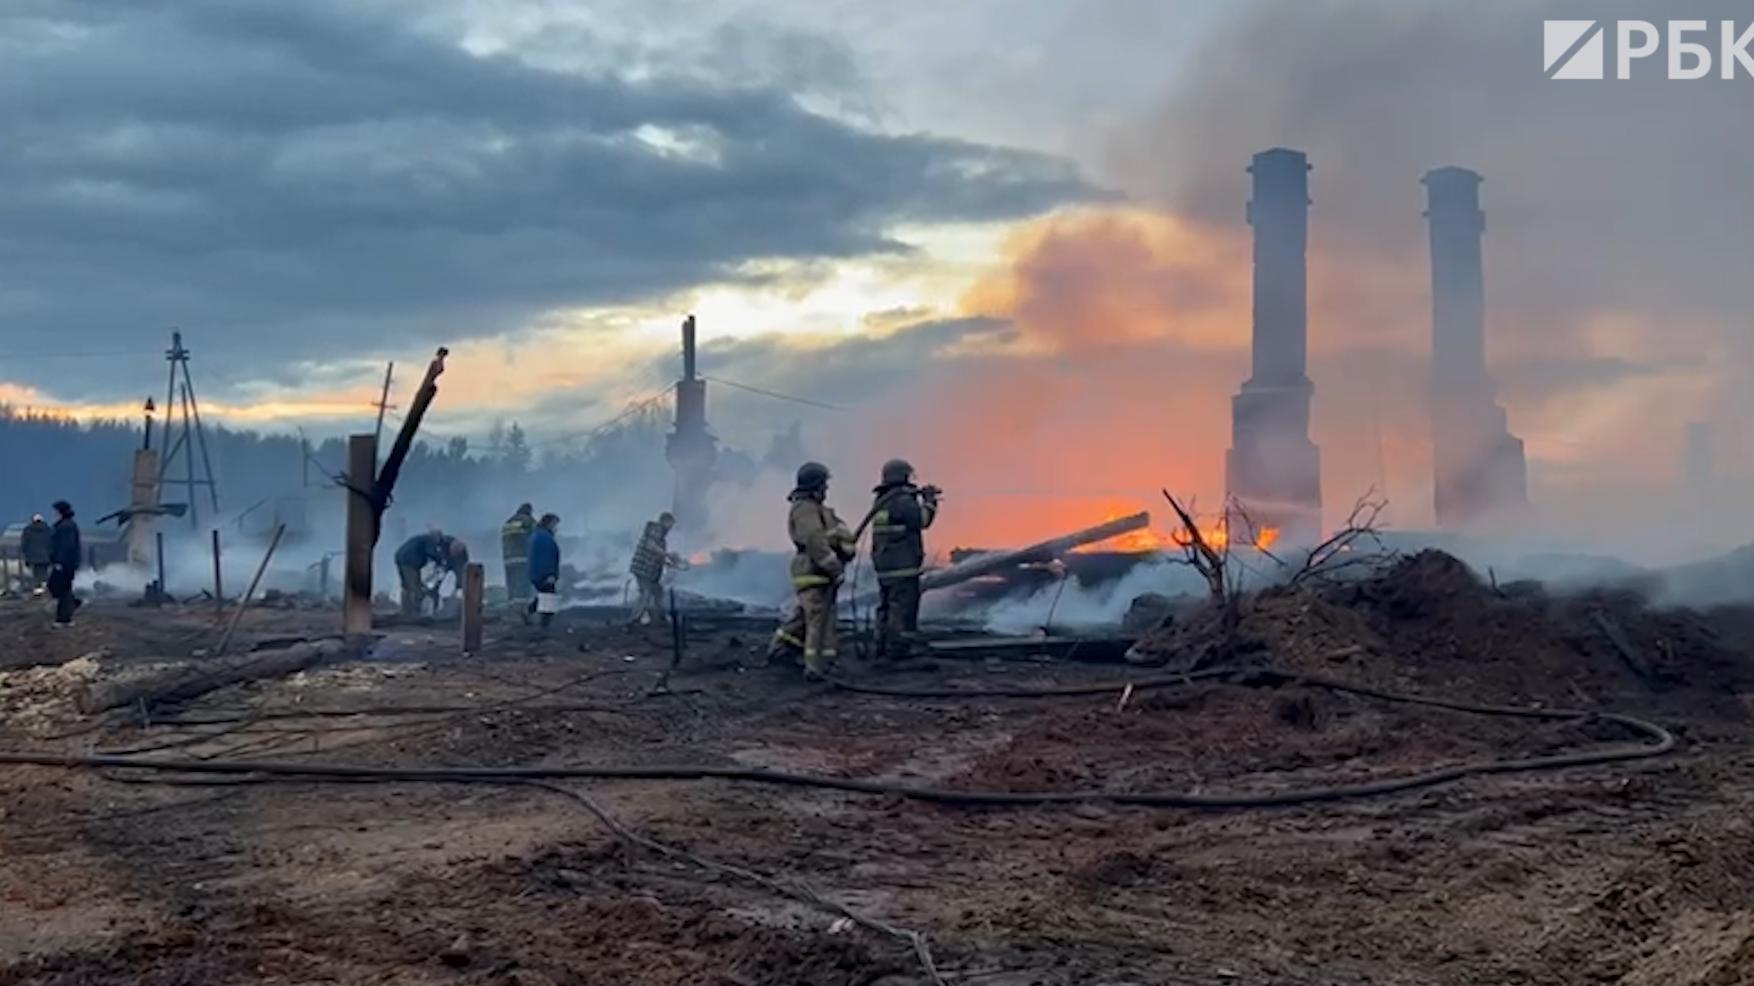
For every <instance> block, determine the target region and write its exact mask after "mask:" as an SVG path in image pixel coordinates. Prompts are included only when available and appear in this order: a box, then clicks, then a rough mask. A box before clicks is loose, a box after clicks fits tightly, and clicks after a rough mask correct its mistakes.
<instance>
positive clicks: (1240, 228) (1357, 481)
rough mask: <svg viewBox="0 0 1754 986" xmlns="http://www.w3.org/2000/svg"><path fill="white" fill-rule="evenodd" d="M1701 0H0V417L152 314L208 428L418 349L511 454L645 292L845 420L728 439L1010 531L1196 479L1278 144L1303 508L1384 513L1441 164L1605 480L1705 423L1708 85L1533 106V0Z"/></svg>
mask: <svg viewBox="0 0 1754 986" xmlns="http://www.w3.org/2000/svg"><path fill="white" fill-rule="evenodd" d="M1739 6H1740V5H1738V4H1735V3H1731V2H1728V0H1724V2H1718V3H1697V4H1689V3H1664V4H1660V5H1659V4H1656V3H1655V2H1654V0H1644V2H1643V3H1642V5H1641V4H1640V3H1635V2H1631V0H1612V2H1600V3H1588V4H1585V3H1571V2H1563V0H1561V2H1554V3H1550V4H1543V5H1538V6H1537V5H1532V4H1527V3H1518V2H1514V0H1481V2H1467V3H1461V2H1452V3H1439V2H1434V0H1345V2H1331V3H1319V4H1318V3H1304V2H1291V0H1281V2H1259V0H1257V2H1222V3H1221V2H1218V0H1179V2H1178V0H1105V2H1101V3H1092V2H1088V0H962V2H958V3H934V4H927V3H914V2H902V3H894V4H874V3H868V2H863V0H719V2H714V3H702V2H693V3H685V2H680V0H300V2H297V3H287V2H283V0H6V2H5V3H4V4H0V357H3V359H0V397H6V398H9V399H11V400H13V401H14V402H19V403H31V404H36V405H40V406H58V407H66V408H70V409H74V410H78V411H82V412H86V413H96V412H110V413H121V412H123V411H131V409H132V408H134V407H136V406H137V405H138V403H139V401H140V398H141V397H143V396H145V395H146V394H147V393H151V392H153V391H154V390H155V389H158V388H161V387H162V382H161V381H162V360H161V359H160V358H159V357H158V353H159V351H160V350H161V349H162V347H163V345H164V342H165V339H166V336H167V333H168V330H169V328H170V327H171V326H179V327H181V329H182V330H183V332H184V333H185V336H186V339H187V341H188V342H189V344H190V345H191V346H192V348H193V349H194V350H195V352H196V375H197V381H198V383H199V384H201V386H202V387H203V389H204V391H205V393H204V394H203V397H204V399H205V400H207V401H208V402H209V403H210V405H211V411H210V413H212V414H214V415H215V416H218V417H224V418H229V419H230V420H231V421H233V422H239V423H245V424H249V425H252V426H259V427H267V428H280V427H286V428H290V427H291V426H293V425H295V424H304V425H306V426H308V427H311V428H313V429H316V430H319V431H321V430H325V429H326V430H329V431H340V430H347V429H349V428H351V427H355V426H356V424H357V423H363V422H364V421H366V420H367V419H368V415H369V410H368V409H367V408H366V406H365V405H366V404H367V402H369V401H370V400H371V399H372V397H373V396H374V388H375V386H376V383H377V381H378V380H379V379H380V378H381V375H382V366H383V363H384V361H386V360H395V361H396V362H397V365H398V370H399V373H401V374H402V375H404V377H405V379H410V380H411V379H412V377H413V376H414V375H416V374H417V373H418V370H419V367H420V366H421V365H422V364H423V362H424V360H425V359H426V358H427V357H428V356H429V355H430V352H431V349H432V348H433V347H434V346H436V345H440V344H443V345H447V346H449V347H450V348H451V349H452V351H453V353H454V354H455V355H454V358H453V361H452V371H451V373H450V374H448V375H447V377H446V388H445V391H444V393H443V395H442V396H441V398H440V402H439V414H438V416H437V418H436V419H435V422H434V425H435V428H439V429H448V430H449V431H451V432H452V433H456V434H463V435H469V436H475V437H477V438H479V437H481V436H485V435H486V434H487V432H488V430H489V428H490V426H491V423H492V422H493V421H495V420H502V419H516V420H519V421H522V422H524V423H525V424H526V425H527V426H528V427H529V428H530V429H531V431H532V432H533V433H534V434H536V435H537V436H539V437H541V436H546V437H557V436H564V435H566V434H571V433H576V432H578V431H581V430H584V429H588V428H589V427H590V426H591V425H593V424H595V423H596V422H598V421H601V420H603V419H605V418H607V417H610V416H612V415H613V414H614V413H615V412H616V411H617V410H618V409H619V408H620V407H622V406H623V405H624V404H625V403H626V402H627V401H628V400H630V399H635V398H638V397H641V396H644V395H647V394H650V393H652V392H654V391H657V390H659V389H661V388H662V387H663V385H664V383H665V381H666V380H667V379H668V378H669V377H671V376H672V375H673V374H674V372H675V367H674V358H673V355H672V351H673V348H674V344H675V342H674V340H675V332H676V324H677V322H678V321H679V319H680V317H681V316H682V315H683V314H684V313H686V312H689V311H693V312H695V313H696V314H697V315H698V316H699V318H700V322H701V328H702V333H703V338H704V340H705V344H706V347H707V349H706V357H705V363H706V369H707V372H709V373H711V374H713V375H715V376H717V377H720V378H722V379H726V380H732V381H735V382H738V383H742V384H746V385H749V386H753V387H760V388H763V389H769V390H774V391H779V392H783V393H786V394H792V395H797V396H801V397H805V398H809V399H811V400H815V401H819V402H826V403H831V404H835V405H837V406H839V407H843V408H845V409H846V410H843V411H827V410H823V409H819V408H812V407H809V406H807V405H802V404H787V403H784V402H781V401H777V400H774V399H772V398H766V397H761V396H758V395H755V394H751V393H749V392H746V391H737V390H732V389H730V388H726V387H723V386H719V387H716V388H715V389H714V397H713V401H714V405H713V406H714V421H715V426H716V427H717V428H718V430H719V431H720V432H721V434H722V435H723V436H724V437H725V438H726V439H727V440H728V441H731V442H733V443H741V444H744V445H747V446H749V447H754V448H759V447H761V446H762V445H764V444H765V441H766V436H767V435H768V434H770V433H771V431H772V430H773V429H775V428H779V427H784V426H785V425H786V424H788V423H789V422H790V421H791V420H793V419H799V420H802V421H803V422H804V425H805V428H806V433H807V434H808V435H809V436H810V438H811V439H812V445H813V447H816V448H823V449H825V450H827V451H825V453H824V454H831V455H835V456H839V457H840V459H843V460H844V461H845V463H846V465H847V467H848V468H852V469H861V470H862V469H866V468H868V467H869V466H870V465H871V464H873V463H875V462H877V461H881V460H882V459H883V458H886V457H888V456H889V455H892V454H897V453H898V452H904V453H908V454H911V455H913V456H914V457H915V458H916V459H920V460H922V466H923V468H929V469H931V470H932V471H933V472H934V473H935V474H936V475H940V476H946V477H953V478H954V481H955V482H956V483H957V484H958V485H959V486H960V487H962V488H963V489H965V490H967V491H969V494H970V495H971V496H976V497H992V498H995V499H994V500H993V502H995V503H998V502H1019V503H1028V504H1036V503H1048V502H1049V500H1051V502H1052V504H1060V505H1046V506H1041V507H1039V509H1040V510H1042V511H1044V512H1049V513H1052V512H1055V511H1058V510H1060V509H1062V506H1063V505H1064V504H1068V503H1069V504H1071V505H1072V506H1069V507H1066V509H1073V508H1074V507H1075V509H1076V510H1079V511H1089V510H1093V509H1107V508H1106V507H1105V506H1104V504H1107V503H1109V502H1110V501H1113V502H1114V503H1117V504H1128V503H1131V502H1134V501H1135V500H1137V499H1138V498H1139V497H1141V496H1148V495H1149V494H1150V492H1151V491H1152V490H1153V489H1155V488H1156V487H1157V486H1159V485H1164V484H1171V485H1178V486H1181V487H1183V488H1185V489H1191V490H1196V491H1198V492H1200V493H1201V494H1202V495H1206V496H1207V497H1208V498H1210V497H1212V496H1214V495H1216V491H1217V490H1218V488H1219V487H1220V486H1221V482H1222V480H1221V475H1222V465H1221V463H1222V453H1223V448H1224V446H1225V444H1226V443H1227V441H1228V424H1229V423H1228V400H1227V399H1228V395H1229V394H1230V393H1232V392H1234V390H1235V388H1236V385H1237V383H1238V382H1239V381H1240V380H1241V378H1242V376H1243V375H1245V373H1246V350H1245V348H1244V347H1245V346H1246V342H1247V338H1248V267H1247V257H1248V252H1247V250H1248V239H1247V236H1248V230H1247V226H1246V225H1245V224H1244V222H1243V202H1244V200H1245V199H1246V198H1247V186H1246V181H1247V176H1246V175H1245V174H1244V173H1243V170H1242V169H1243V166H1244V165H1245V164H1246V162H1247V158H1248V156H1249V154H1251V153H1252V152H1254V151H1257V150H1260V149H1263V148H1266V147H1270V146H1274V145H1287V146H1292V147H1297V148H1300V149H1303V150H1305V151H1307V152H1309V154H1310V155H1311V159H1312V161H1313V163H1314V166H1315V170H1314V173H1313V175H1312V197H1313V198H1314V207H1313V209H1314V211H1313V213H1312V256H1311V277H1312V288H1311V291H1312V314H1311V333H1312V338H1311V350H1312V357H1311V360H1312V366H1311V373H1312V376H1313V377H1314V378H1315V380H1316V385H1317V398H1316V404H1317V406H1316V417H1317V421H1316V431H1317V435H1316V438H1317V440H1318V442H1320V443H1321V444H1322V445H1323V447H1324V463H1325V466H1324V467H1325V470H1326V474H1325V481H1326V486H1327V488H1328V490H1329V494H1328V498H1329V500H1330V502H1339V501H1347V502H1349V500H1350V491H1353V490H1362V489H1363V488H1364V487H1366V486H1368V485H1371V484H1377V485H1379V486H1383V487H1386V488H1388V490H1389V492H1390V495H1391V499H1394V500H1396V501H1397V502H1398V503H1399V504H1400V505H1401V506H1402V510H1403V513H1402V515H1401V516H1402V518H1403V519H1404V520H1405V521H1406V522H1408V523H1418V522H1421V521H1422V520H1425V519H1428V516H1429V508H1428V506H1426V505H1425V504H1427V502H1428V499H1429V482H1428V480H1427V479H1425V478H1424V477H1425V476H1427V475H1428V473H1429V459H1428V452H1427V450H1426V447H1425V446H1426V440H1425V437H1424V428H1423V425H1422V422H1421V415H1422V410H1421V409H1422V407H1423V403H1422V402H1423V396H1422V387H1423V380H1422V375H1423V373H1424V372H1425V371H1424V360H1425V358H1426V354H1427V352H1428V348H1429V346H1428V339H1427V337H1428V334H1429V309H1428V305H1429V301H1428V293H1427V287H1426V284H1427V273H1426V266H1425V265H1426V258H1425V251H1424V226H1423V220H1422V219H1421V216H1420V213H1421V210H1422V208H1423V202H1422V192H1423V190H1422V188H1421V186H1420V185H1419V181H1418V179H1419V176H1420V175H1421V174H1422V173H1423V172H1424V171H1426V170H1428V169H1429V168H1432V167H1435V166H1439V165H1444V164H1459V165H1464V166H1468V167H1472V168H1475V169H1476V170H1479V171H1481V172H1482V173H1483V174H1484V175H1485V176H1486V184H1485V186H1484V190H1483V194H1484V198H1485V208H1486V211H1487V215H1488V220H1487V237H1488V239H1487V249H1488V257H1487V278H1488V280H1487V290H1488V308H1489V315H1488V320H1489V343H1488V348H1489V351H1490V354H1491V359H1492V361H1493V364H1494V371H1495V373H1496V375H1497V377H1498V380H1499V383H1500V385H1501V393H1502V397H1503V400H1504V402H1505V403H1506V405H1507V407H1508V409H1509V411H1510V417H1511V424H1512V429H1513V430H1514V431H1516V432H1517V433H1518V434H1520V435H1522V436H1524V437H1525V438H1526V439H1527V441H1528V446H1529V454H1530V458H1531V471H1532V477H1533V482H1534V484H1535V491H1536V493H1537V495H1538V496H1539V497H1542V498H1544V499H1545V500H1547V501H1549V502H1560V501H1568V500H1571V499H1573V498H1575V497H1577V496H1580V495H1581V494H1582V493H1583V492H1586V491H1590V492H1596V493H1601V492H1602V491H1607V490H1621V491H1630V492H1629V493H1628V495H1634V494H1637V493H1638V492H1639V491H1641V490H1645V489H1648V488H1650V487H1651V486H1652V484H1657V483H1666V482H1671V481H1673V479H1674V475H1675V472H1676V470H1677V468H1678V462H1679V452H1678V442H1677V437H1678V436H1679V434H1680V433H1681V430H1682V429H1683V428H1684V427H1685V425H1686V423H1687V422H1688V421H1690V420H1694V419H1711V420H1715V421H1718V422H1720V423H1721V426H1722V430H1723V431H1724V432H1726V433H1730V434H1733V433H1734V432H1735V431H1736V429H1737V428H1739V427H1741V426H1743V425H1746V424H1750V423H1754V420H1751V419H1754V398H1751V397H1750V396H1749V395H1751V394H1754V388H1751V387H1750V384H1754V372H1751V371H1754V333H1750V332H1749V326H1748V322H1749V319H1750V312H1754V278H1750V277H1748V276H1747V274H1746V272H1745V269H1746V267H1747V266H1748V263H1749V260H1750V258H1754V233H1751V232H1750V224H1749V221H1748V218H1747V217H1748V216H1749V215H1750V211H1751V209H1754V191H1751V188H1754V183H1750V182H1749V181H1748V180H1747V177H1746V165H1745V162H1747V161H1748V160H1750V159H1754V157H1751V155H1750V151H1754V146H1751V145H1754V129H1750V128H1748V127H1747V126H1746V125H1745V121H1746V120H1747V118H1748V116H1747V111H1748V109H1749V108H1750V106H1751V105H1754V79H1747V78H1743V79H1739V80H1735V81H1728V82H1724V81H1717V80H1707V81H1702V82H1692V83H1684V82H1666V81H1657V80H1655V79H1652V78H1646V79H1634V80H1633V81H1630V82H1624V83H1622V82H1610V83H1562V82H1554V81H1550V80H1547V79H1545V78H1543V76H1542V73H1541V65H1540V55H1541V51H1540V45H1541V23H1540V19H1541V17H1542V16H1552V17H1559V16H1576V17H1586V18H1601V17H1617V16H1625V17H1634V16H1644V17H1651V18H1655V17H1659V16H1661V17H1680V16H1683V15H1687V14H1697V16H1701V17H1707V18H1712V19H1718V18H1723V17H1734V16H1736V15H1737V13H1738V12H1739V11H1738V8H1739ZM1653 61H1655V60H1653ZM1659 71H1660V67H1659ZM404 397H405V395H404ZM874 436H875V437H876V438H880V439H882V440H881V441H873V440H872V439H873V437H874ZM901 444H906V445H908V446H909V448H896V447H894V446H896V445H901ZM910 449H911V451H910ZM1733 451H1734V450H1726V453H1725V454H1726V459H1727V460H1728V461H1726V465H1725V468H1726V470H1735V469H1741V470H1743V471H1749V470H1748V465H1747V464H1746V463H1740V462H1739V460H1738V459H1736V458H1735V456H1734V455H1733V454H1732V452H1733ZM1032 497H1037V498H1039V497H1049V500H1032V499H1031V498H1032ZM1004 498H1010V499H1004ZM1056 498H1057V499H1056ZM1619 503H1620V501H1619V500H1616V499H1614V498H1613V497H1610V496H1606V495H1604V496H1602V497H1600V498H1599V509H1600V510H1601V511H1602V512H1603V513H1604V515H1611V513H1612V511H1614V510H1618V509H1620V506H1619ZM1017 509H1023V508H1017ZM1029 509H1036V508H1035V507H1031V508H1029Z"/></svg>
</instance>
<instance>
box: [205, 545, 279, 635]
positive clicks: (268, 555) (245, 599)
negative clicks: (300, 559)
mask: <svg viewBox="0 0 1754 986" xmlns="http://www.w3.org/2000/svg"><path fill="white" fill-rule="evenodd" d="M285 533H286V525H285V524H279V525H277V526H275V528H274V536H273V537H272V538H269V539H268V550H267V551H264V552H262V564H260V565H257V566H256V575H255V577H254V578H252V579H250V587H249V588H248V589H245V590H244V594H243V595H242V596H240V597H238V608H237V609H235V610H233V611H232V614H231V624H230V625H229V626H227V627H226V628H225V636H223V637H220V638H219V646H218V647H216V648H214V650H213V655H214V656H215V657H219V656H221V655H223V654H224V653H225V649H226V647H228V646H230V644H231V637H232V634H234V633H236V632H237V629H238V623H239V622H241V621H242V620H243V618H244V610H246V609H249V608H250V597H251V596H253V595H255V594H256V587H257V586H259V585H261V584H262V574H263V573H264V572H266V571H268V562H269V561H270V560H271V559H272V558H273V557H274V549H275V548H278V547H279V546H280V536H281V535H282V534H285Z"/></svg>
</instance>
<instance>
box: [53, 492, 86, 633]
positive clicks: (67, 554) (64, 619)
mask: <svg viewBox="0 0 1754 986" xmlns="http://www.w3.org/2000/svg"><path fill="white" fill-rule="evenodd" d="M80 554H81V550H80V547H79V525H78V524H77V523H75V522H74V520H73V505H72V504H70V503H68V502H67V501H66V500H57V501H55V526H54V529H53V530H51V531H50V532H49V595H51V596H54V597H55V625H56V626H58V627H66V626H72V625H73V611H74V610H76V609H78V608H79V607H80V606H81V605H82V604H83V600H81V599H80V598H79V597H78V596H76V595H74V594H73V576H74V575H76V574H78V572H79V559H80Z"/></svg>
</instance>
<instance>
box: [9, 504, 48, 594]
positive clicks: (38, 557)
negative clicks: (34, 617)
mask: <svg viewBox="0 0 1754 986" xmlns="http://www.w3.org/2000/svg"><path fill="white" fill-rule="evenodd" d="M54 539H55V534H54V532H53V531H51V530H50V529H49V523H48V521H45V520H43V515H42V514H37V515H35V516H33V517H32V518H31V519H30V523H29V524H26V525H25V527H24V533H22V534H20V535H19V536H18V553H19V556H20V557H21V558H22V559H23V560H24V564H25V567H26V568H27V569H28V570H29V571H30V591H31V595H33V596H40V595H42V594H43V591H44V589H45V587H46V585H47V583H48V579H49V566H50V565H51V564H52V563H53V560H54Z"/></svg>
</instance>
